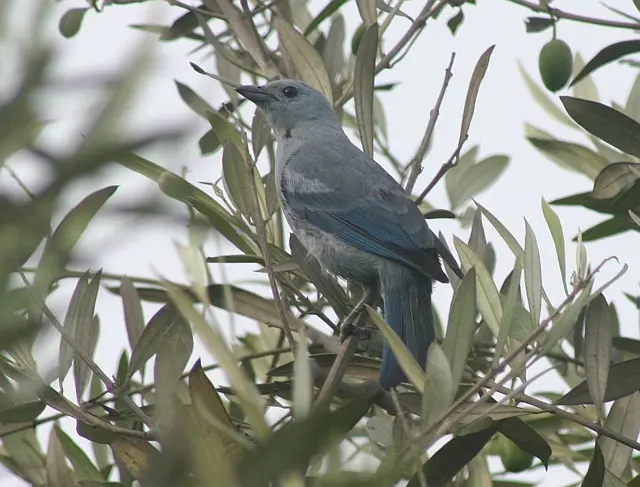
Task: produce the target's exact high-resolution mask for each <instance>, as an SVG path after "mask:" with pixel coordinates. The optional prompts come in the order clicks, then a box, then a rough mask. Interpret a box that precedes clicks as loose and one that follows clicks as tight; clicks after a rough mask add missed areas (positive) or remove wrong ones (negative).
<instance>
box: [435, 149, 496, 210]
mask: <svg viewBox="0 0 640 487" xmlns="http://www.w3.org/2000/svg"><path fill="white" fill-rule="evenodd" d="M508 164H509V157H508V156H504V155H495V156H491V157H488V158H486V159H484V160H482V161H480V162H478V163H477V164H473V165H470V166H466V167H462V168H460V171H459V174H458V175H457V178H456V179H457V184H456V185H455V186H453V187H451V191H450V192H449V200H450V201H451V208H452V209H454V210H455V209H456V208H459V207H460V206H461V205H462V204H464V203H466V202H467V201H468V200H469V199H471V198H473V197H474V196H475V195H477V194H478V193H480V192H482V191H484V190H485V189H487V188H489V187H490V186H491V185H492V184H493V183H495V182H496V180H497V179H498V178H499V177H500V175H501V174H502V173H503V172H504V170H505V169H506V168H507V165H508ZM454 170H456V168H455V167H454V168H453V169H452V171H454ZM447 189H449V188H447Z"/></svg>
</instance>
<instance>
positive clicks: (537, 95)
mask: <svg viewBox="0 0 640 487" xmlns="http://www.w3.org/2000/svg"><path fill="white" fill-rule="evenodd" d="M518 69H519V70H520V74H522V77H523V78H524V81H525V84H526V85H527V88H528V89H529V92H530V93H531V96H533V98H534V100H535V101H536V102H538V105H540V107H541V108H542V109H543V110H544V111H545V112H547V114H548V115H550V116H551V117H553V118H555V119H556V120H557V121H558V122H560V123H563V124H565V125H568V126H569V127H572V128H573V127H575V124H574V123H573V121H572V120H571V119H570V118H569V117H567V115H566V114H565V113H564V112H563V111H562V110H560V108H558V106H557V105H556V104H555V103H554V101H553V100H551V98H550V97H549V95H548V92H547V91H546V90H543V89H542V88H540V87H539V86H538V85H537V84H536V82H535V81H533V79H532V78H531V76H529V74H528V73H527V72H526V71H525V69H524V67H523V66H522V64H521V63H520V62H518Z"/></svg>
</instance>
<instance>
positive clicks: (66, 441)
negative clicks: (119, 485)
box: [54, 426, 106, 482]
mask: <svg viewBox="0 0 640 487" xmlns="http://www.w3.org/2000/svg"><path fill="white" fill-rule="evenodd" d="M54 429H55V432H56V435H57V436H58V440H60V444H61V445H62V449H63V450H64V454H65V456H66V457H67V458H68V459H69V461H70V462H71V465H73V468H74V471H75V475H76V478H77V479H78V480H80V481H82V480H95V481H96V482H104V481H105V480H106V479H105V478H104V477H103V476H102V474H101V473H100V471H99V470H98V469H97V468H96V467H95V466H94V465H93V463H92V462H91V460H89V457H88V456H87V455H86V453H84V452H83V451H82V449H81V448H80V447H79V446H78V445H76V444H75V443H74V442H73V440H72V439H71V438H70V437H69V436H68V435H67V434H66V433H65V432H64V431H62V429H61V428H60V427H59V426H54Z"/></svg>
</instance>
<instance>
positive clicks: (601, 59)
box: [569, 40, 640, 86]
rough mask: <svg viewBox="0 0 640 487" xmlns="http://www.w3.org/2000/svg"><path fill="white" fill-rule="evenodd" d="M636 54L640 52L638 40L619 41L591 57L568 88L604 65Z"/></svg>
mask: <svg viewBox="0 0 640 487" xmlns="http://www.w3.org/2000/svg"><path fill="white" fill-rule="evenodd" d="M636 52H640V41H638V40H631V41H620V42H616V43H614V44H611V45H609V46H607V47H605V48H604V49H602V50H601V51H599V52H598V53H597V54H596V55H595V56H593V58H592V59H591V60H590V61H589V62H588V63H587V64H586V66H585V67H584V68H582V70H581V71H580V72H579V73H578V74H577V75H576V76H575V77H574V78H573V81H572V82H571V84H570V85H569V86H573V85H574V84H576V83H577V82H578V81H580V80H581V79H583V78H584V77H586V76H588V75H589V74H591V73H593V72H594V71H595V70H596V69H599V68H601V67H602V66H604V65H605V64H608V63H611V62H613V61H615V60H617V59H620V58H621V57H623V56H627V55H629V54H634V53H636Z"/></svg>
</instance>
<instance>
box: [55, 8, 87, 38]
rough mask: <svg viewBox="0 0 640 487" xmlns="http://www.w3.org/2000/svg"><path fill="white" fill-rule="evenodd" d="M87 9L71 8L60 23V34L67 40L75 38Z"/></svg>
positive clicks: (61, 18)
mask: <svg viewBox="0 0 640 487" xmlns="http://www.w3.org/2000/svg"><path fill="white" fill-rule="evenodd" d="M87 10H89V9H87V8H71V9H69V10H67V11H66V12H65V13H64V14H63V15H62V17H60V22H59V23H58V29H59V30H60V33H61V34H62V35H63V36H64V37H66V38H67V39H69V38H71V37H73V36H75V35H76V34H77V33H78V32H79V31H80V27H81V26H82V20H83V19H84V14H85V13H87Z"/></svg>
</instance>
